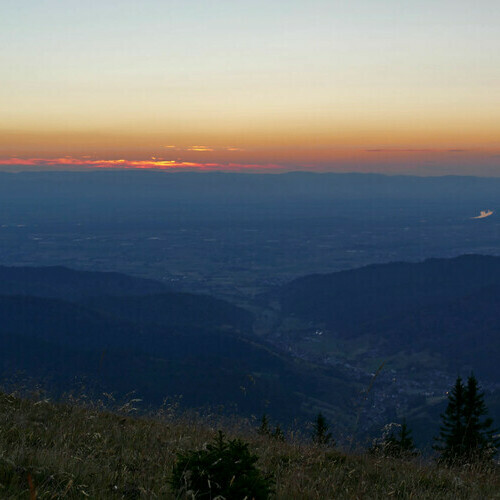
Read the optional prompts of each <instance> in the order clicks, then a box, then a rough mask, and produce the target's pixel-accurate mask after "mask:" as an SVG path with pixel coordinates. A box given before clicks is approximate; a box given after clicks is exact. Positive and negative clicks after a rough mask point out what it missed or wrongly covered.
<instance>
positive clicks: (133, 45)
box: [0, 0, 500, 176]
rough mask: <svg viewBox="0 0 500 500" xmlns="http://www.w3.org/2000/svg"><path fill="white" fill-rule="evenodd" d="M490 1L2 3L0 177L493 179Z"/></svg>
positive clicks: (499, 147) (495, 106) (494, 67)
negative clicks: (128, 174)
mask: <svg viewBox="0 0 500 500" xmlns="http://www.w3.org/2000/svg"><path fill="white" fill-rule="evenodd" d="M499 26H500V7H499V6H498V1H497V0H475V1H471V0H453V1H452V0H432V1H431V0H419V1H416V0H409V1H406V2H402V1H401V0H377V1H374V0H345V1H344V0H308V1H305V0H303V1H298V0H287V1H284V0H279V1H278V0H266V1H261V0H252V1H244V0H216V1H215V0H212V1H210V0H140V1H137V0H98V1H96V0H85V1H82V0H64V1H62V0H2V1H1V3H0V67H1V68H2V78H1V85H0V110H1V112H0V169H3V170H14V171H16V170H41V169H84V168H157V169H165V170H177V169H194V170H196V169H199V170H236V171H239V170H247V171H264V172H281V171H288V170H312V171H339V172H348V171H352V172H381V173H387V174H417V175H446V174H466V175H482V176H488V175H491V176H500V112H499V110H500V29H498V27H499Z"/></svg>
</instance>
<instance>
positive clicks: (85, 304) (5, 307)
mask: <svg viewBox="0 0 500 500" xmlns="http://www.w3.org/2000/svg"><path fill="white" fill-rule="evenodd" d="M52 272H53V274H52ZM0 275H1V276H3V278H4V279H3V281H2V286H1V288H0V289H1V291H2V293H0V344H1V345H2V349H1V350H0V377H1V378H3V379H4V380H7V381H9V380H10V379H11V378H12V377H15V375H16V373H17V372H19V371H20V372H22V373H24V374H25V375H27V376H29V377H33V378H34V379H35V380H37V381H40V382H42V383H46V386H47V387H48V388H52V389H55V390H56V391H59V392H60V391H67V390H69V389H71V388H72V387H73V384H74V382H75V380H80V379H81V380H85V381H86V382H85V384H86V385H87V386H90V387H94V388H96V390H98V391H99V390H100V391H107V392H118V393H121V394H125V393H128V392H130V391H132V390H136V391H137V394H138V395H139V396H140V397H141V398H143V399H144V401H145V402H146V404H154V405H158V404H161V402H162V401H163V399H164V398H165V397H173V396H178V395H179V396H182V400H183V401H184V404H185V405H187V406H191V407H204V406H209V405H217V406H219V405H224V406H226V407H227V410H228V411H239V412H245V413H246V414H247V415H249V414H251V413H254V412H256V413H257V414H258V413H259V412H260V413H262V412H264V411H269V412H271V413H274V414H275V415H281V418H282V419H283V420H286V419H292V418H296V417H298V418H300V416H301V415H302V416H303V415H304V411H305V407H304V405H305V404H306V402H307V401H308V400H310V399H311V398H312V397H317V398H323V397H324V398H326V399H328V394H329V393H330V392H335V393H336V394H338V399H337V403H338V404H345V401H346V400H347V399H348V398H349V397H351V396H352V393H351V391H352V386H349V385H348V386H344V383H343V381H341V380H340V379H338V378H336V375H338V374H336V371H335V370H334V369H330V370H326V369H322V368H318V367H316V368H314V369H311V367H310V366H307V364H306V363H302V362H297V361H296V360H293V359H291V358H289V357H287V356H284V355H282V354H280V353H277V352H275V351H274V350H273V349H271V347H270V346H268V345H266V344H265V343H263V342H262V341H261V340H259V339H258V338H257V337H252V336H251V333H252V323H253V315H252V314H251V313H250V312H248V311H246V310H244V309H241V308H239V307H237V306H234V305H232V304H230V303H228V302H225V301H223V300H219V299H215V298H212V297H209V296H206V295H196V294H188V293H178V292H169V291H166V289H165V287H163V286H162V285H161V284H158V283H155V282H154V281H153V282H152V281H149V280H140V279H139V280H137V279H135V278H131V277H127V276H124V275H117V274H115V273H85V272H83V273H82V272H79V271H72V270H70V269H66V268H59V267H56V268H5V267H4V268H0ZM7 278H8V279H7ZM16 278H17V279H18V281H16ZM75 278H76V279H75ZM72 280H74V281H72ZM72 283H74V287H73V288H71V287H72ZM6 292H7V293H6ZM104 292H105V293H106V294H105V295H100V293H104ZM132 292H134V293H135V294H136V295H130V293H132ZM18 293H21V294H20V295H16V294H18ZM28 293H29V294H31V295H27V294H28ZM138 293H139V294H138ZM342 401H344V403H342ZM234 405H237V407H236V406H234ZM236 408H237V410H236Z"/></svg>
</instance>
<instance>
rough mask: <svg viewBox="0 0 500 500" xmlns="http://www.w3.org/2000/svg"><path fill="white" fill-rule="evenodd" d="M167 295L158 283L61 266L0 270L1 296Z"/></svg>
mask: <svg viewBox="0 0 500 500" xmlns="http://www.w3.org/2000/svg"><path fill="white" fill-rule="evenodd" d="M166 291H169V287H167V286H166V285H164V284H163V283H160V282H158V281H154V280H149V279H144V278H136V277H132V276H128V275H126V274H121V273H115V272H97V271H77V270H75V269H70V268H67V267H63V266H47V267H28V266H13V267H6V266H0V295H30V296H36V297H52V298H61V299H68V298H72V299H79V298H82V297H90V296H93V295H118V296H126V295H147V294H153V293H162V292H166Z"/></svg>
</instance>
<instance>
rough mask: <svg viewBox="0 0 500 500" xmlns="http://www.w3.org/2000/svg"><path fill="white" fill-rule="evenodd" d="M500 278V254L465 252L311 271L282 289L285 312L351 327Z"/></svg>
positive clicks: (453, 296)
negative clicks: (422, 259)
mask: <svg viewBox="0 0 500 500" xmlns="http://www.w3.org/2000/svg"><path fill="white" fill-rule="evenodd" d="M499 281H500V257H493V256H482V255H463V256H460V257H456V258H452V259H428V260H425V261H424V262H419V263H407V262H395V263H388V264H373V265H369V266H365V267H361V268H357V269H352V270H348V271H341V272H336V273H330V274H317V275H309V276H305V277H302V278H298V279H296V280H294V281H292V282H291V283H289V284H287V285H285V286H283V287H282V288H281V289H279V290H278V292H277V295H278V298H279V301H280V304H281V307H282V311H283V312H284V313H285V314H293V315H296V316H298V317H300V318H302V319H304V320H309V321H314V322H323V323H325V325H327V326H328V327H330V328H334V329H336V330H338V331H339V332H340V333H342V332H343V331H346V332H348V331H350V329H351V328H352V327H353V326H354V325H359V324H361V323H363V322H364V321H373V320H375V319H378V318H383V317H385V316H387V315H394V314H395V313H398V312H403V311H406V310H412V309H415V308H419V307H425V306H430V305H433V304H438V303H446V302H449V301H450V300H453V299H458V298H460V297H463V296H466V295H469V294H472V293H474V292H475V291H479V290H481V289H482V288H484V287H486V286H490V285H494V284H496V283H497V282H499Z"/></svg>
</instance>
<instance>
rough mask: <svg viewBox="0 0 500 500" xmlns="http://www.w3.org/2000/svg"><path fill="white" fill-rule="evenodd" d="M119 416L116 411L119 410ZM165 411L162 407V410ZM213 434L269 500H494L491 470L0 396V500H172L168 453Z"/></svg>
mask: <svg viewBox="0 0 500 500" xmlns="http://www.w3.org/2000/svg"><path fill="white" fill-rule="evenodd" d="M124 410H126V408H124ZM167 410H168V409H167ZM220 426H222V427H223V429H224V431H225V432H226V433H227V434H228V435H229V436H235V437H236V436H237V437H242V438H244V439H245V440H248V441H249V442H250V443H251V449H252V451H253V452H255V453H256V454H257V455H258V456H259V457H260V461H259V464H258V465H259V467H260V468H261V469H262V470H263V471H265V472H266V473H271V474H273V476H274V479H275V485H276V487H275V492H276V498H279V499H309V498H311V499H313V498H314V499H326V498H429V499H436V498H454V499H460V498H464V499H465V498H500V474H499V469H498V466H491V467H466V468H462V469H444V468H438V467H436V466H435V465H433V464H431V463H423V462H418V461H414V462H405V461H399V460H395V459H383V458H376V457H373V456H367V455H362V454H354V453H352V454H351V453H349V454H345V453H341V452H339V451H335V450H325V449H319V448H318V447H315V446H312V445H307V444H303V443H302V444H301V443H299V442H295V441H296V440H293V439H292V438H291V437H289V439H288V442H285V443H281V442H277V441H275V440H272V439H271V438H266V437H261V436H258V435H257V434H256V433H255V431H253V430H252V429H251V426H250V425H249V423H248V422H244V421H239V422H226V423H225V424H218V425H215V426H214V423H213V422H211V421H209V420H205V421H204V422H202V421H196V420H195V419H194V418H187V417H173V416H172V415H171V413H169V411H165V412H160V413H159V414H158V415H156V416H155V417H149V418H133V417H131V416H127V415H124V414H119V413H112V412H109V411H103V410H102V409H99V408H90V409H89V408H83V407H81V406H78V405H70V404H64V405H61V404H52V403H50V402H47V401H36V402H35V401H30V400H26V399H19V398H17V397H15V396H12V395H6V394H0V497H1V498H4V499H11V498H12V499H13V498H16V499H17V498H30V486H29V478H30V479H31V483H32V491H31V498H34V490H36V498H85V497H90V498H148V499H149V498H162V499H163V498H167V499H168V498H176V497H175V494H174V492H172V491H171V490H170V488H169V485H168V480H169V477H170V474H171V470H172V465H173V464H174V463H175V460H176V453H177V452H180V451H186V450H188V449H192V448H199V447H202V446H203V445H204V443H206V442H207V441H210V440H211V439H212V438H213V436H214V434H215V429H216V428H218V427H220Z"/></svg>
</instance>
